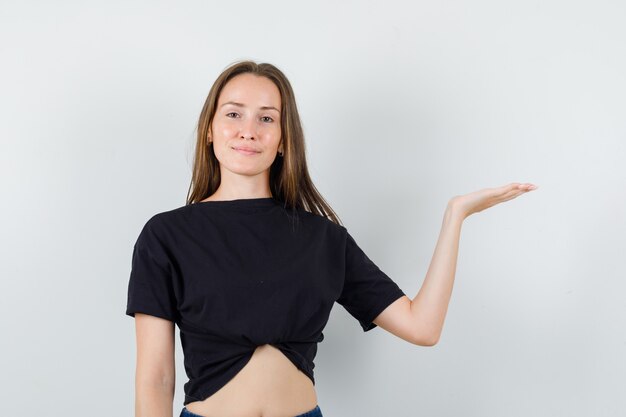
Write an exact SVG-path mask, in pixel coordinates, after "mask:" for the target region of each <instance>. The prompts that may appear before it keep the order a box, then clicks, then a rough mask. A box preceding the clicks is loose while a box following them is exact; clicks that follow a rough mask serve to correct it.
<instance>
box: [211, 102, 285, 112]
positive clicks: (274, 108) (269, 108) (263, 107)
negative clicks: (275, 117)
mask: <svg viewBox="0 0 626 417" xmlns="http://www.w3.org/2000/svg"><path fill="white" fill-rule="evenodd" d="M227 104H232V105H235V106H238V107H245V106H244V105H243V103H237V102H236V101H227V102H226V103H224V104H222V105H221V106H220V107H224V106H225V105H227ZM259 108H260V109H261V110H276V111H277V112H278V113H280V110H278V109H277V108H276V107H274V106H261V107H259Z"/></svg>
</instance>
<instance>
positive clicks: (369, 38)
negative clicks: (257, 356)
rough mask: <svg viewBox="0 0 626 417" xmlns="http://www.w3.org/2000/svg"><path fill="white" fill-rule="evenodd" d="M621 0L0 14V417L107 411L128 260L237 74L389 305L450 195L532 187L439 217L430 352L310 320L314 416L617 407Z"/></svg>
mask: <svg viewBox="0 0 626 417" xmlns="http://www.w3.org/2000/svg"><path fill="white" fill-rule="evenodd" d="M624 4H625V3H624V2H621V1H617V0H615V1H593V2H592V1H586V2H583V1H565V0H561V1H555V0H548V1H546V0H543V1H524V2H522V1H515V2H513V1H496V0H491V1H485V0H477V1H472V2H462V1H441V2H434V1H428V2H426V1H417V2H415V1H411V2H409V1H405V2H400V1H386V2H379V1H376V2H374V1H367V2H365V1H363V2H356V1H354V2H341V1H333V2H330V1H324V2H307V3H304V2H287V1H285V2H275V1H264V2H258V1H254V2H252V1H237V2H227V1H223V2H209V1H204V2H200V1H186V2H173V1H168V2H165V1H141V2H140V1H123V2H122V1H106V2H104V1H102V2H91V3H89V2H79V1H76V2H70V1H54V2H43V1H41V2H32V1H30V2H27V1H13V2H7V1H3V2H2V3H0V54H1V55H0V56H1V57H2V62H1V65H0V114H1V118H2V121H1V123H0V139H1V145H0V187H1V188H0V192H1V195H2V204H1V205H0V210H1V213H0V214H1V216H0V221H1V224H0V227H1V229H0V230H1V232H0V233H1V236H2V238H1V247H0V249H1V254H2V261H1V262H0V274H1V281H0V283H1V284H0V285H1V287H0V294H1V297H2V303H1V304H0V309H1V310H0V317H1V319H0V320H1V322H0V323H1V327H0V331H1V334H2V342H1V343H0V349H1V353H2V354H1V355H0V368H1V369H2V372H0V384H1V387H0V389H1V392H2V400H1V401H0V414H1V415H3V416H27V415H29V416H30V415H51V416H60V415H64V416H79V415H89V416H129V415H132V414H133V407H134V406H133V401H134V366H135V334H134V321H133V319H132V318H130V317H128V316H126V315H125V314H124V310H125V306H126V291H127V285H128V278H129V273H130V260H131V254H132V245H133V243H134V241H135V239H136V237H137V235H138V233H139V231H140V228H141V227H142V226H143V224H144V223H145V221H146V220H147V219H148V218H149V217H150V216H152V215H153V214H155V213H157V212H161V211H165V210H169V209H172V208H175V207H179V206H182V205H184V203H185V197H186V193H187V188H188V186H189V181H190V179H191V163H192V156H193V147H194V145H195V124H196V123H197V118H198V116H199V114H200V110H201V107H202V105H203V103H204V100H205V98H206V95H207V94H208V91H209V89H210V87H211V85H212V83H213V81H214V80H215V78H216V77H217V75H218V74H219V73H220V72H221V71H222V70H223V69H224V68H226V67H227V66H228V65H230V64H231V63H232V62H234V61H236V60H241V59H253V60H255V61H257V62H270V63H272V64H274V65H276V66H278V67H279V68H280V69H281V70H283V72H285V74H286V75H287V77H288V78H289V80H290V81H291V83H292V86H293V88H294V90H295V93H296V99H297V103H298V106H299V110H300V114H301V117H302V121H303V125H304V129H305V135H306V140H307V158H308V163H309V167H310V172H311V175H312V177H313V180H314V182H315V184H316V186H317V187H318V189H319V190H320V191H321V193H322V194H323V195H324V197H325V198H327V200H328V201H329V202H330V204H331V205H332V207H333V208H334V209H335V210H336V211H337V213H338V214H339V216H340V217H341V219H342V220H343V222H344V225H346V227H348V229H349V230H350V231H351V233H352V234H353V235H354V237H355V239H356V240H357V242H358V243H359V244H360V246H361V247H362V248H363V249H364V250H365V252H366V253H367V254H368V255H369V256H370V258H371V259H372V260H374V261H375V263H377V264H378V266H379V267H380V268H381V269H382V270H384V271H385V272H386V273H387V274H388V275H390V276H391V277H392V278H393V279H394V280H395V281H396V282H398V284H399V285H400V286H401V288H402V289H403V290H404V291H405V292H406V293H407V294H408V295H409V296H410V297H414V296H415V294H417V291H418V290H419V288H420V286H421V284H422V281H423V278H424V275H425V273H426V271H427V268H428V265H429V262H430V259H431V256H432V252H433V250H434V246H435V243H436V241H437V237H438V234H439V230H440V227H441V221H442V216H443V212H444V208H445V205H446V203H447V201H448V200H449V199H450V198H451V197H452V196H453V195H457V194H464V193H468V192H472V191H475V190H478V189H481V188H486V187H495V186H500V185H504V184H507V183H509V182H532V183H534V184H537V185H538V186H539V188H538V189H537V190H536V191H532V192H530V193H528V194H525V195H522V196H520V197H518V198H517V199H514V200H511V201H509V202H506V203H503V204H501V205H497V206H495V207H493V208H491V209H488V210H486V211H483V212H481V213H478V214H476V215H474V216H471V217H469V218H468V219H467V220H466V221H465V222H464V225H463V229H462V233H461V243H460V253H459V258H458V265H457V274H456V281H455V287H454V291H453V294H452V300H451V303H450V307H449V310H448V315H447V319H446V323H445V326H444V330H443V334H442V338H441V340H440V342H439V344H438V345H436V346H434V347H419V346H414V345H410V344H408V343H407V342H405V341H403V340H401V339H399V338H397V337H395V336H393V335H391V334H390V333H387V332H385V331H384V330H382V329H380V328H378V329H375V330H373V331H371V332H368V333H363V332H362V330H361V328H360V326H359V325H358V322H357V321H356V320H354V319H353V318H352V317H351V316H349V315H348V313H347V312H346V311H345V310H344V309H343V308H341V306H339V305H335V308H334V309H333V312H332V314H331V319H330V321H329V323H328V326H327V327H326V329H325V331H324V334H325V340H324V342H322V343H321V344H320V345H319V351H318V356H317V358H316V361H315V363H316V367H315V377H316V390H317V393H318V399H319V405H320V408H321V409H322V411H323V413H324V415H325V417H350V416H363V417H365V416H369V417H376V416H399V417H405V416H406V417H409V416H411V417H413V416H465V417H470V416H481V417H484V416H494V417H496V416H498V417H500V416H524V417H526V416H568V417H573V416H581V417H582V416H592V415H593V416H618V415H622V416H623V415H625V413H626V400H625V399H624V398H625V397H624V396H623V395H620V393H621V394H623V393H624V392H626V378H625V375H626V359H625V355H624V352H625V351H626V303H625V296H624V293H625V290H626V283H625V278H626V273H625V272H626V267H625V265H624V253H625V233H626V227H625V226H626V224H625V223H626V222H625V221H624V213H625V212H626V168H624V160H626V122H625V114H626V113H625V110H626V102H625V97H626V76H625V74H626V54H625V48H624V41H625V39H626V26H625V25H624V21H625V18H626V6H625V5H624ZM179 343H180V341H179V340H178V334H177V377H178V384H177V387H176V398H175V402H174V406H173V408H174V415H175V416H177V415H178V413H180V409H181V408H182V403H183V392H182V387H183V384H184V383H185V382H186V376H185V374H184V368H183V366H182V360H183V358H182V351H181V349H180V344H179Z"/></svg>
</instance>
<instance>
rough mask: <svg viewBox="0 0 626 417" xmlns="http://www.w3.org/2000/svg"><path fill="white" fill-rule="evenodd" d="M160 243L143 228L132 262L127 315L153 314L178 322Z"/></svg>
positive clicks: (146, 228) (167, 269)
mask: <svg viewBox="0 0 626 417" xmlns="http://www.w3.org/2000/svg"><path fill="white" fill-rule="evenodd" d="M157 245H159V243H158V242H157V241H156V239H155V238H154V236H153V234H152V232H151V231H150V229H149V224H147V225H146V226H144V229H143V230H142V231H141V234H140V235H139V238H138V239H137V242H136V243H135V246H134V247H133V255H132V261H131V272H130V279H129V282H128V298H127V304H126V314H127V315H129V316H132V317H135V313H144V314H150V315H152V316H156V317H160V318H163V319H166V320H170V321H173V322H176V321H177V317H178V314H177V313H178V310H177V307H176V305H177V303H176V296H175V294H174V286H173V281H172V272H171V267H170V265H169V264H168V263H167V262H166V261H164V260H163V259H161V260H158V258H162V256H161V254H160V251H159V250H158V249H157V247H156V246H157Z"/></svg>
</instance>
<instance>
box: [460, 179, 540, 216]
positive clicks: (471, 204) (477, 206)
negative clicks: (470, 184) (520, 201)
mask: <svg viewBox="0 0 626 417" xmlns="http://www.w3.org/2000/svg"><path fill="white" fill-rule="evenodd" d="M537 188H538V187H537V186H536V185H534V184H531V183H519V182H513V183H510V184H507V185H503V186H502V187H495V188H484V189H482V190H478V191H474V192H473V193H469V194H464V195H458V196H455V197H453V198H452V200H451V203H452V204H453V205H454V207H455V208H456V209H457V210H459V212H461V213H462V214H463V215H464V217H468V216H470V215H472V214H474V213H478V212H480V211H483V210H484V209H486V208H489V207H491V206H495V205H496V204H498V203H502V202H504V201H508V200H511V199H513V198H515V197H517V196H519V195H522V194H524V193H527V192H528V191H532V190H535V189H537Z"/></svg>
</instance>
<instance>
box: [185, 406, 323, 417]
mask: <svg viewBox="0 0 626 417" xmlns="http://www.w3.org/2000/svg"><path fill="white" fill-rule="evenodd" d="M179 417H203V416H201V415H199V414H195V413H192V412H191V411H189V410H187V407H183V409H182V410H181V412H180V416H179ZM294 417H324V416H323V415H322V410H321V409H320V406H319V405H316V406H315V408H314V409H312V410H309V411H307V412H305V413H302V414H298V415H297V416H294Z"/></svg>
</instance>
